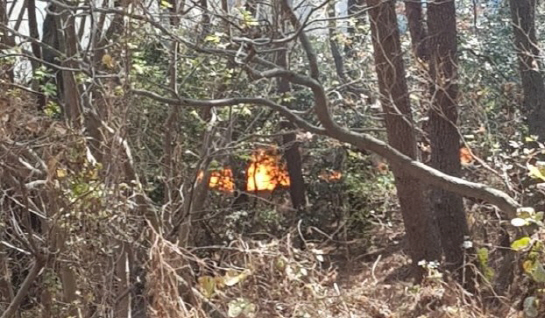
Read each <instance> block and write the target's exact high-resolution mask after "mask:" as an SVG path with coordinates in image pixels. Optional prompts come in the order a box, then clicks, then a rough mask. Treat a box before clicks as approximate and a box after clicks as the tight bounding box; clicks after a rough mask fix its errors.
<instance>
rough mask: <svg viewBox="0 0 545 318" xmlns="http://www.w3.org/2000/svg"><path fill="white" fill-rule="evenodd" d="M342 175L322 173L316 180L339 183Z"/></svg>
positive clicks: (336, 172) (334, 171)
mask: <svg viewBox="0 0 545 318" xmlns="http://www.w3.org/2000/svg"><path fill="white" fill-rule="evenodd" d="M341 177H342V174H341V172H340V171H336V170H333V171H322V172H321V173H320V175H319V176H318V178H320V179H322V180H324V181H333V182H334V181H339V180H341Z"/></svg>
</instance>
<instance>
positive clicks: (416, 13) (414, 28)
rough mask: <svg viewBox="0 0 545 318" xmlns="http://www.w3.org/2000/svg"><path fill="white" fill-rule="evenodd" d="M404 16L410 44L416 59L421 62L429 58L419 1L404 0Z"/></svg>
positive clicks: (420, 2)
mask: <svg viewBox="0 0 545 318" xmlns="http://www.w3.org/2000/svg"><path fill="white" fill-rule="evenodd" d="M405 14H406V15H407V20H408V21H409V33H410V34H411V42H412V43H411V44H412V48H413V52H414V54H415V56H416V57H418V58H419V59H421V60H423V61H427V60H428V58H429V50H428V47H427V44H426V42H427V40H426V39H427V36H426V29H424V17H423V14H422V1H421V0H405Z"/></svg>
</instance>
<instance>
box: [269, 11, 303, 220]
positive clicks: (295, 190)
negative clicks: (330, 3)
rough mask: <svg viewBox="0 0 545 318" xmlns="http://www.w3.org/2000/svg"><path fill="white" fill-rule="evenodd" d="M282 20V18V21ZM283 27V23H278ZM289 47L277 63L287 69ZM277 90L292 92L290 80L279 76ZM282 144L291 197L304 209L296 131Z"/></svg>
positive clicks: (287, 125)
mask: <svg viewBox="0 0 545 318" xmlns="http://www.w3.org/2000/svg"><path fill="white" fill-rule="evenodd" d="M281 21H282V20H280V22H281ZM278 24H279V27H280V28H281V27H282V26H281V24H282V23H278ZM287 50H288V48H287V47H286V46H284V47H283V48H282V49H281V50H280V51H278V53H277V55H276V64H277V65H279V66H281V67H283V68H285V69H287V68H288V65H289V61H288V52H287ZM277 85H278V86H277V92H278V94H279V95H280V96H282V95H283V94H286V93H288V92H290V90H291V88H290V82H289V81H288V80H287V79H285V78H279V79H278V84H277ZM281 125H282V128H284V129H290V130H293V129H295V128H296V127H295V125H294V124H292V123H290V122H289V121H284V122H282V123H281ZM282 146H283V147H284V158H285V159H286V163H287V166H288V174H289V178H290V197H291V203H292V206H293V208H294V209H296V210H299V209H304V208H305V206H306V204H307V202H306V197H305V180H304V179H303V171H302V162H301V153H300V152H299V142H297V138H296V136H295V133H290V134H288V135H284V136H283V137H282Z"/></svg>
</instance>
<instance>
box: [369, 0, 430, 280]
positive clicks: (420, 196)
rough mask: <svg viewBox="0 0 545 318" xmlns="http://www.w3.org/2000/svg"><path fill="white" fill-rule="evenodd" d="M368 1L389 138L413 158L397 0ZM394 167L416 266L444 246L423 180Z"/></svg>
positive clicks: (414, 149) (396, 166) (413, 142)
mask: <svg viewBox="0 0 545 318" xmlns="http://www.w3.org/2000/svg"><path fill="white" fill-rule="evenodd" d="M367 4H368V6H369V7H370V9H369V15H370V20H371V32H372V33H371V34H372V38H373V47H374V52H375V64H376V71H377V76H378V82H379V89H380V93H381V102H382V107H383V109H384V112H385V120H386V129H387V132H388V141H389V143H390V144H391V145H392V146H393V147H394V148H396V149H397V150H399V151H400V152H402V153H403V154H405V155H407V156H409V157H411V158H413V159H414V158H416V137H415V133H414V129H413V122H412V115H411V106H410V101H409V95H408V89H407V82H406V80H405V68H404V65H403V54H402V52H401V45H400V39H399V30H398V26H397V17H396V12H395V2H394V1H381V0H367ZM392 170H393V173H394V175H395V181H396V188H397V194H398V197H399V203H400V207H401V213H402V215H403V222H404V224H405V230H406V232H407V238H408V242H409V254H410V256H411V259H412V261H413V265H414V266H416V264H417V263H418V262H419V261H421V260H427V261H433V260H439V258H440V256H441V247H440V245H439V240H438V235H437V229H436V225H435V223H434V219H433V217H432V214H430V213H429V211H428V210H427V209H425V204H424V187H423V185H422V183H421V182H420V181H419V180H417V179H416V178H414V177H412V176H410V175H409V174H408V173H406V172H405V170H404V169H403V167H402V166H399V165H394V166H392ZM420 273H421V272H420Z"/></svg>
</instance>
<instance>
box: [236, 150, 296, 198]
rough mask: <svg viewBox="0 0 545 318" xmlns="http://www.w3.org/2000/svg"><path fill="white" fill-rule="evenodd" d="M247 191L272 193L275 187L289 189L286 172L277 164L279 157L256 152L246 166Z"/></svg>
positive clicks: (263, 151) (262, 151)
mask: <svg viewBox="0 0 545 318" xmlns="http://www.w3.org/2000/svg"><path fill="white" fill-rule="evenodd" d="M247 176H248V182H247V188H246V189H247V191H272V190H274V189H276V188H277V187H289V185H290V179H289V175H288V172H287V171H286V170H285V168H284V167H282V166H281V165H280V163H279V156H277V155H271V154H267V152H266V151H265V150H263V149H259V150H257V151H256V152H255V153H254V155H253V156H252V159H251V161H250V164H249V166H248V170H247Z"/></svg>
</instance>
